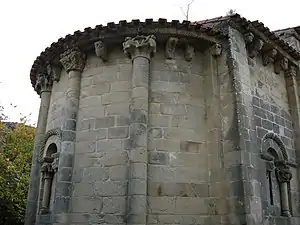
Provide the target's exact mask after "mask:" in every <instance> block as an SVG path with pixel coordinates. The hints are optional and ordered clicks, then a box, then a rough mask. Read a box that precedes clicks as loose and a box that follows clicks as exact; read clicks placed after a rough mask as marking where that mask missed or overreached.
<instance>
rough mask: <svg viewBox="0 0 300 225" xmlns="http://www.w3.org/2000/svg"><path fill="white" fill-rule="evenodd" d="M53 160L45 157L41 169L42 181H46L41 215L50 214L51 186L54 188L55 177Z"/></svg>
mask: <svg viewBox="0 0 300 225" xmlns="http://www.w3.org/2000/svg"><path fill="white" fill-rule="evenodd" d="M52 162H53V158H51V157H45V158H44V159H43V164H42V168H41V172H42V179H43V180H44V188H43V190H44V191H43V199H42V207H41V214H45V213H48V212H49V202H50V196H51V191H52V190H51V186H52V179H53V175H54V171H53V169H52V164H51V163H52Z"/></svg>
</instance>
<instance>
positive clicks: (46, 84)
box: [35, 72, 53, 94]
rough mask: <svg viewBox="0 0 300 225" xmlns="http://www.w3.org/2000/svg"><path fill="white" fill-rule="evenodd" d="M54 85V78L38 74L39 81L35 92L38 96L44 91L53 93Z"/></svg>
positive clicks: (46, 74) (42, 73)
mask: <svg viewBox="0 0 300 225" xmlns="http://www.w3.org/2000/svg"><path fill="white" fill-rule="evenodd" d="M52 84H53V79H52V77H51V76H50V75H49V74H48V73H46V72H41V73H38V74H37V81H36V84H35V90H36V92H37V93H38V94H41V93H42V92H44V91H48V92H49V91H51V89H52Z"/></svg>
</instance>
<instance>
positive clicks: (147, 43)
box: [123, 35, 156, 59]
mask: <svg viewBox="0 0 300 225" xmlns="http://www.w3.org/2000/svg"><path fill="white" fill-rule="evenodd" d="M123 50H124V53H125V55H127V56H128V57H129V58H131V59H134V58H135V57H145V58H148V59H150V58H151V57H152V56H153V55H154V54H155V53H156V38H155V36H154V35H149V36H143V35H138V36H136V37H134V38H131V37H126V38H125V41H124V42H123Z"/></svg>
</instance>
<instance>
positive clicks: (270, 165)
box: [266, 161, 275, 172]
mask: <svg viewBox="0 0 300 225" xmlns="http://www.w3.org/2000/svg"><path fill="white" fill-rule="evenodd" d="M274 168H275V165H274V163H273V162H272V161H268V162H266V170H267V171H268V172H269V171H273V170H274Z"/></svg>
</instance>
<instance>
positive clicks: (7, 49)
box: [0, 0, 300, 123]
mask: <svg viewBox="0 0 300 225" xmlns="http://www.w3.org/2000/svg"><path fill="white" fill-rule="evenodd" d="M189 1H190V0H149V1H143V0H139V1H138V0H108V1H104V0H47V1H46V0H0V29H1V32H0V69H1V71H0V82H1V83H0V105H4V106H5V109H6V112H7V113H8V115H9V117H10V119H11V120H12V121H16V120H18V119H19V113H23V114H25V115H28V114H29V113H32V115H31V123H35V122H36V120H37V117H38V110H39V102H40V99H39V96H38V95H37V94H36V93H35V92H34V90H33V88H32V87H31V83H30V79H29V72H30V68H31V65H32V63H33V61H34V60H35V58H36V57H37V56H38V55H39V54H40V52H41V51H43V50H44V49H45V48H46V47H48V46H50V44H51V43H52V42H54V41H57V39H59V38H60V37H64V36H65V35H66V34H69V33H73V32H74V31H76V30H83V29H84V28H85V27H94V26H95V25H97V24H106V23H107V22H118V21H119V20H128V21H130V20H132V19H140V20H144V19H146V18H153V19H155V20H157V19H158V18H166V19H168V20H172V19H178V20H183V19H184V16H183V14H182V12H181V10H180V8H181V7H186V5H187V4H188V3H189ZM299 8H300V2H299V0H285V1H279V0H278V1H271V0H252V1H243V0H227V1H225V0H217V1H213V0H195V1H194V3H193V5H192V7H191V10H190V18H189V19H190V20H192V21H195V20H203V19H208V18H213V17H217V16H221V15H225V14H226V12H227V11H229V9H235V10H236V11H237V13H239V14H241V15H242V16H244V17H246V18H247V19H249V20H259V21H261V22H263V23H264V24H265V25H266V26H268V27H269V28H270V29H271V30H277V29H282V28H287V27H294V26H298V25H300V16H299ZM10 103H12V104H13V105H17V106H18V107H17V108H12V107H9V105H10Z"/></svg>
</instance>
